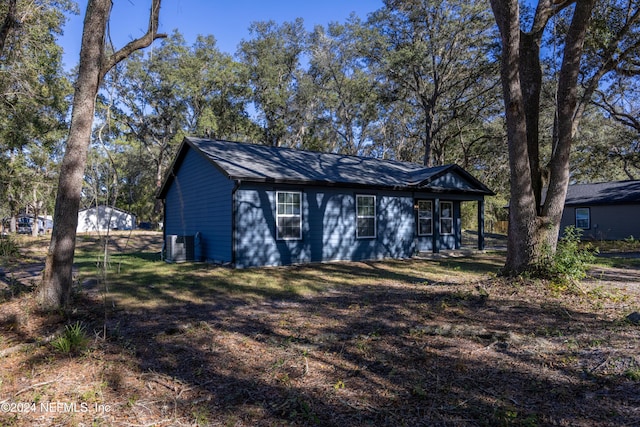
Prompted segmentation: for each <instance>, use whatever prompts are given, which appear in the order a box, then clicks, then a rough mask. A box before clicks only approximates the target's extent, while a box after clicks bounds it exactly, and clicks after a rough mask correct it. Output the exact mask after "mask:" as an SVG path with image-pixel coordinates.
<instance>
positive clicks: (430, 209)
mask: <svg viewBox="0 0 640 427" xmlns="http://www.w3.org/2000/svg"><path fill="white" fill-rule="evenodd" d="M421 202H423V203H424V202H426V203H429V206H430V208H429V211H430V212H431V230H430V231H429V232H428V233H420V219H421V217H420V212H427V211H425V210H422V211H421V210H420V203H421ZM417 204H418V223H417V224H416V225H417V227H418V230H416V231H417V232H418V236H433V200H418V202H417ZM425 218H428V217H425Z"/></svg>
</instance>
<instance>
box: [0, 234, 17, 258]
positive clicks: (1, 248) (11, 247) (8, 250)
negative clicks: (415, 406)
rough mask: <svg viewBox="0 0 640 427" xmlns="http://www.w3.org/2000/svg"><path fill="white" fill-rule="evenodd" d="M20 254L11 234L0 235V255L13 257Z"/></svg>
mask: <svg viewBox="0 0 640 427" xmlns="http://www.w3.org/2000/svg"><path fill="white" fill-rule="evenodd" d="M18 255H20V250H19V248H18V244H17V243H16V242H15V241H14V240H13V239H12V238H11V236H0V257H14V256H18Z"/></svg>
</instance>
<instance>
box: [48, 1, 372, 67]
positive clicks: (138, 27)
mask: <svg viewBox="0 0 640 427" xmlns="http://www.w3.org/2000/svg"><path fill="white" fill-rule="evenodd" d="M76 1H77V3H78V5H79V7H80V14H79V15H72V16H70V17H69V21H68V22H67V24H66V25H65V27H64V35H63V36H62V37H61V38H60V39H59V42H60V44H61V45H62V47H63V48H64V57H63V61H64V66H65V68H66V69H71V68H73V67H74V66H75V65H76V64H77V63H78V59H79V55H80V40H81V38H82V22H83V19H84V14H85V10H86V7H87V0H76ZM113 3H114V4H113V9H112V12H111V22H110V30H111V38H112V40H113V43H114V45H115V48H116V49H119V48H121V47H122V46H124V45H125V44H126V43H128V42H129V41H131V40H133V39H134V38H137V37H140V36H141V35H143V34H144V33H145V32H146V29H147V24H148V19H149V18H148V16H149V7H150V5H151V0H114V1H113ZM381 7H382V0H262V1H261V0H162V6H161V9H160V28H159V32H161V33H167V34H170V33H171V32H172V31H173V30H174V29H178V31H179V32H180V33H181V34H182V35H183V36H184V37H185V39H186V41H187V43H188V44H192V43H193V42H194V41H195V39H196V36H198V35H199V34H202V35H209V34H212V35H213V36H214V37H215V38H216V40H217V46H218V49H220V50H221V51H222V52H226V53H229V54H232V55H233V54H235V53H236V50H237V47H238V44H239V43H240V41H241V40H243V39H244V40H247V39H248V38H249V31H248V28H249V25H250V24H251V23H252V22H255V21H269V20H273V21H275V22H276V23H278V24H281V23H283V22H291V21H293V20H295V19H296V18H303V20H304V24H305V27H306V28H307V29H308V30H311V29H312V28H313V27H314V26H315V25H324V26H326V24H328V23H330V22H340V23H344V22H345V21H346V20H347V18H348V17H349V15H350V14H351V13H352V12H354V13H355V14H356V15H357V16H359V17H360V18H362V19H366V17H367V15H368V14H369V13H371V12H373V11H375V10H377V9H380V8H381ZM156 43H158V41H156Z"/></svg>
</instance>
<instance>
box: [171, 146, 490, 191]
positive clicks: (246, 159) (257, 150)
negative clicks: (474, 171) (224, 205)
mask: <svg viewBox="0 0 640 427" xmlns="http://www.w3.org/2000/svg"><path fill="white" fill-rule="evenodd" d="M188 147H189V148H193V149H194V150H196V151H197V152H200V153H201V154H202V155H204V156H205V157H206V158H207V159H208V160H209V161H211V162H212V163H213V164H214V165H215V166H216V167H217V168H218V169H219V170H220V171H221V172H222V173H223V174H225V175H226V176H227V177H228V178H229V179H233V180H242V181H250V182H274V183H292V184H318V185H336V186H368V187H382V188H393V189H407V188H411V189H421V188H424V189H430V190H433V191H437V190H438V189H445V187H446V189H447V190H449V191H451V190H454V191H455V190H458V191H461V192H471V193H476V194H493V192H492V191H491V190H489V189H488V188H487V187H486V186H485V185H484V184H482V183H481V182H480V181H478V180H477V179H475V178H474V177H473V176H471V175H470V174H469V173H467V172H466V171H464V170H463V169H462V168H460V167H459V166H456V165H446V166H438V167H433V168H425V167H424V166H421V165H418V164H415V163H406V162H398V161H394V160H381V159H376V158H371V157H359V156H345V155H339V154H331V153H320V152H315V151H305V150H295V149H289V148H281V147H270V146H266V145H256V144H246V143H239V142H230V141H221V140H210V139H202V138H193V137H188V138H185V140H184V142H183V144H182V146H181V148H180V150H179V153H178V156H177V157H176V161H175V162H174V165H173V166H172V168H175V167H176V164H177V163H179V161H180V160H179V159H180V158H181V156H182V155H183V154H184V152H185V151H186V149H187V148H188ZM449 172H453V173H455V174H457V175H458V176H459V177H461V178H462V181H464V185H459V186H458V187H457V188H451V187H450V186H446V184H445V183H443V180H439V178H441V177H443V176H444V175H446V174H447V173H449ZM170 180H171V175H169V178H168V180H167V181H166V182H165V184H164V186H163V189H162V190H161V192H160V197H163V194H164V192H165V191H166V188H167V186H168V184H169V182H170ZM443 185H444V186H445V187H442V186H443Z"/></svg>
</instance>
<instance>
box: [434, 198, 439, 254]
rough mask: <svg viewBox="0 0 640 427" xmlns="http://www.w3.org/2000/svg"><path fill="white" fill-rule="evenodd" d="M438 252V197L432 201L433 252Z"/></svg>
mask: <svg viewBox="0 0 640 427" xmlns="http://www.w3.org/2000/svg"><path fill="white" fill-rule="evenodd" d="M439 252H440V198H439V197H437V198H436V199H435V200H434V201H433V253H434V254H437V253H439Z"/></svg>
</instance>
